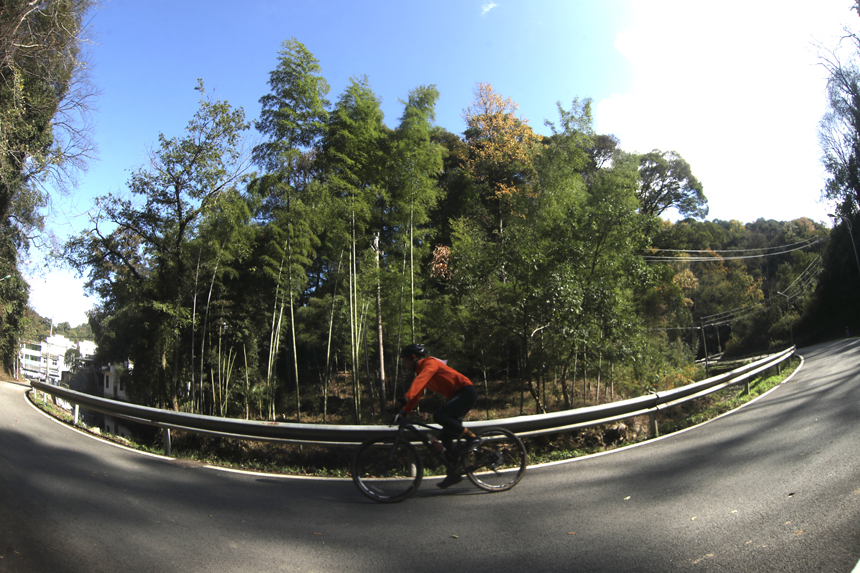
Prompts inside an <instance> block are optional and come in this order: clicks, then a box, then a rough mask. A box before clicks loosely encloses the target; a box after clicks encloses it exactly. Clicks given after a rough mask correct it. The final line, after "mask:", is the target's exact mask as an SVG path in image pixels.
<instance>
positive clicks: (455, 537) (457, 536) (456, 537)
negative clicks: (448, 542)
mask: <svg viewBox="0 0 860 573" xmlns="http://www.w3.org/2000/svg"><path fill="white" fill-rule="evenodd" d="M451 537H452V538H454V539H460V536H459V535H452V536H451Z"/></svg>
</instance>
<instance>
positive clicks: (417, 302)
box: [0, 39, 827, 422]
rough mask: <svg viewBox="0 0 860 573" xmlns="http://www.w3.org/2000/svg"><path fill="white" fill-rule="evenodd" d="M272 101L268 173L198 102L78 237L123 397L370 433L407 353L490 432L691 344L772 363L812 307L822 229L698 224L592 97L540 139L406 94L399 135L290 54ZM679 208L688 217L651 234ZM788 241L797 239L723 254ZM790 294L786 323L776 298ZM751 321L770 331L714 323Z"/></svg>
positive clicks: (230, 118) (582, 399)
mask: <svg viewBox="0 0 860 573" xmlns="http://www.w3.org/2000/svg"><path fill="white" fill-rule="evenodd" d="M269 88H270V91H269V93H268V94H266V95H264V96H263V97H262V98H261V99H260V103H261V106H262V111H261V114H260V120H259V121H257V123H256V124H255V125H256V127H257V130H258V131H259V132H260V134H261V135H262V140H261V142H260V143H259V144H258V145H257V146H256V147H255V148H254V150H253V152H252V155H251V157H252V159H253V161H254V162H256V164H257V165H258V167H259V168H260V170H261V171H260V172H259V173H255V174H253V175H252V176H248V177H247V178H246V177H245V176H244V174H245V171H244V166H245V163H244V160H245V159H246V156H244V155H243V154H242V153H241V149H242V148H241V140H242V136H243V133H244V129H245V127H246V124H245V122H244V115H243V114H242V112H241V110H233V109H232V108H230V107H229V106H228V105H227V104H226V103H223V102H215V101H211V100H208V99H206V98H204V99H203V100H202V101H201V105H200V109H199V111H198V113H197V114H196V115H195V117H194V118H193V119H192V121H191V123H189V126H188V129H187V130H186V132H185V133H184V134H183V135H182V136H180V137H176V138H168V137H166V136H163V135H162V136H161V137H160V139H159V148H158V150H157V152H156V153H155V155H154V160H155V161H154V162H153V166H152V167H151V168H149V169H146V170H139V171H136V172H134V173H133V175H132V177H131V179H130V181H129V189H130V191H131V193H130V196H129V197H126V196H107V197H103V198H101V199H100V207H101V216H100V217H99V218H97V219H96V220H95V222H94V228H93V229H90V230H87V231H86V232H84V233H82V234H81V235H80V236H79V237H76V238H74V239H73V240H71V241H70V242H69V244H68V245H67V251H66V253H67V257H68V259H69V261H70V262H72V264H73V265H74V266H75V267H76V268H78V269H79V270H81V271H82V272H85V273H86V276H87V277H88V279H89V283H88V284H89V287H90V289H91V290H92V291H93V292H94V293H96V294H97V295H99V297H100V300H101V305H100V306H99V308H98V309H97V310H96V311H95V312H94V314H93V316H92V320H91V325H92V328H93V331H94V335H95V338H96V340H97V342H98V344H99V352H100V358H101V359H102V360H105V361H112V362H121V363H124V362H125V361H126V360H131V362H132V363H133V365H134V366H133V369H132V370H131V371H130V374H129V375H130V377H131V378H132V379H131V380H130V382H129V384H128V385H127V388H128V389H129V392H130V394H131V396H132V399H134V400H136V401H140V402H144V403H147V404H151V405H164V404H170V405H172V406H173V407H177V408H184V409H189V410H193V411H197V412H203V413H213V414H218V415H231V416H244V417H257V418H266V419H270V420H276V419H278V420H282V419H294V420H303V421H304V420H308V419H311V420H319V421H323V422H327V421H328V417H329V416H336V419H338V420H349V421H356V422H360V421H362V420H365V421H366V420H368V419H370V420H374V421H375V420H379V419H380V418H379V416H380V412H381V411H382V409H381V407H384V406H385V405H386V404H387V403H390V399H391V398H392V397H393V396H396V395H398V394H402V393H403V392H404V391H405V389H406V387H407V386H408V384H409V382H410V380H409V378H408V377H406V376H402V375H401V373H400V372H399V371H398V370H399V360H398V354H399V352H398V351H399V349H400V348H401V347H402V346H403V345H405V344H408V343H411V342H418V341H420V342H424V343H426V344H427V345H428V346H429V348H430V351H431V354H434V355H436V356H442V357H444V358H448V359H450V360H451V363H452V365H454V366H455V367H457V368H458V369H459V370H462V371H465V372H466V373H467V374H468V375H469V376H470V377H472V379H473V380H474V381H476V382H477V383H479V384H480V385H482V386H483V388H482V393H484V394H486V396H485V397H484V398H483V402H482V404H485V406H482V407H483V408H485V412H484V415H489V414H490V412H494V413H497V414H500V415H502V414H503V413H504V414H505V415H512V414H515V413H517V411H518V412H519V413H524V412H525V410H526V409H527V408H528V409H531V408H534V409H535V410H536V411H543V410H548V409H553V408H555V409H558V408H572V407H576V406H581V405H586V404H593V403H596V402H602V401H606V400H613V399H618V398H622V397H631V396H637V395H641V394H642V393H645V392H649V391H653V390H654V389H663V388H671V387H674V386H677V385H681V384H684V383H687V382H689V381H692V380H694V379H697V378H699V377H701V376H702V375H703V374H702V369H701V368H700V367H698V366H696V365H695V363H694V359H695V358H696V357H697V356H702V355H704V344H703V343H704V342H707V344H708V348H709V355H712V354H713V353H714V352H715V351H717V350H716V349H718V348H719V349H723V348H729V349H732V348H734V349H736V351H737V352H738V353H742V352H743V351H744V350H750V349H752V348H753V346H751V345H752V344H755V345H758V346H765V347H766V346H769V345H770V344H772V343H775V342H776V341H781V340H784V339H785V337H784V332H783V331H784V330H785V327H786V325H788V326H789V328H790V329H791V328H792V326H793V325H794V324H795V321H794V318H795V317H796V316H799V313H800V308H801V307H805V305H806V304H807V299H806V298H805V297H806V296H807V295H806V294H804V293H807V291H808V290H809V288H811V287H812V286H813V285H814V281H815V276H816V274H815V273H813V272H812V271H810V270H809V269H810V268H811V269H813V270H815V269H817V267H816V266H815V265H817V264H819V263H816V262H815V261H816V260H817V259H816V257H817V255H818V254H819V253H820V252H821V248H822V247H823V243H813V241H815V240H818V239H820V238H824V237H826V235H827V230H826V229H824V228H823V227H821V226H820V225H815V224H813V223H812V222H810V221H808V220H802V219H801V220H797V221H793V222H789V223H777V222H775V221H766V220H760V221H756V222H755V223H752V224H748V225H743V224H741V223H739V222H737V221H728V222H726V221H710V222H708V221H702V222H700V221H698V220H696V217H703V216H704V214H705V213H706V205H707V202H706V200H705V197H704V195H703V189H702V186H701V184H700V183H699V182H698V180H697V179H696V178H695V176H694V175H693V173H692V168H691V167H690V166H689V165H688V164H687V163H686V161H684V160H683V159H682V158H681V157H680V156H678V155H677V154H675V153H664V152H660V151H654V152H652V153H650V154H645V155H642V156H639V155H633V154H630V153H626V152H624V151H623V150H622V149H621V148H620V147H619V141H618V140H617V139H615V138H614V137H612V136H609V135H603V134H598V133H595V131H594V127H593V118H592V109H591V107H592V103H591V101H590V100H588V99H583V100H579V99H575V100H573V102H572V103H571V105H570V108H569V109H566V108H565V107H562V106H561V105H559V106H558V112H559V118H558V121H557V123H555V124H553V123H548V124H547V125H548V127H549V130H550V132H551V134H550V135H549V136H547V137H540V136H538V135H536V134H535V133H534V132H533V131H532V130H531V128H530V127H529V126H528V123H527V120H526V119H525V118H524V117H520V116H517V115H516V114H515V113H516V109H517V108H516V104H515V102H513V101H511V100H509V99H507V100H506V99H504V98H502V97H501V96H500V95H499V94H497V93H495V92H493V90H492V88H491V87H490V86H487V85H482V86H479V89H477V90H476V92H475V97H476V101H475V102H473V105H472V106H470V107H469V108H468V110H467V112H466V114H465V117H466V119H467V128H466V131H465V132H464V133H463V134H461V135H458V134H454V133H450V132H447V131H445V130H444V129H441V128H439V127H438V126H436V125H434V121H435V106H436V102H437V100H438V98H439V97H440V94H439V92H438V90H437V88H436V87H435V86H432V85H430V86H419V87H417V88H415V89H413V90H411V91H410V92H409V93H408V96H407V97H406V99H405V100H404V101H403V102H402V103H403V113H402V115H401V116H400V118H399V122H398V124H397V125H396V127H394V128H390V127H388V126H387V125H386V124H385V123H384V117H383V114H382V111H381V109H380V101H379V98H378V97H377V96H376V95H375V94H374V92H373V90H372V89H371V86H370V83H369V81H368V79H367V78H364V77H361V78H353V79H352V80H351V81H350V82H349V84H348V85H347V87H346V88H345V89H344V90H343V92H342V93H341V94H339V96H338V97H337V98H336V100H335V103H334V104H331V103H330V102H329V101H328V99H327V96H328V84H327V82H326V81H325V80H324V79H323V77H322V73H321V69H320V66H319V62H318V61H317V60H316V58H315V57H314V56H313V55H312V54H311V52H310V51H309V50H308V49H307V48H306V47H305V46H304V45H303V44H301V43H299V42H298V41H297V40H295V39H290V40H287V41H286V42H284V44H283V46H282V49H281V50H280V51H279V53H278V59H277V64H276V68H275V70H274V71H272V72H271V74H270V77H269ZM199 89H200V90H201V92H202V85H201V86H200V88H199ZM672 208H674V209H676V210H678V211H680V212H682V213H685V214H687V215H690V216H691V217H692V218H690V219H687V220H684V221H681V222H678V223H674V224H673V223H670V222H667V221H661V220H660V219H659V218H658V216H659V215H660V214H661V213H663V212H664V211H665V210H666V209H672ZM792 242H794V243H798V244H804V245H806V246H805V247H804V248H803V249H799V250H796V251H795V252H785V253H782V254H779V255H778V256H774V257H767V258H766V259H764V260H763V259H761V258H753V259H748V260H747V259H733V258H731V257H730V256H727V255H724V254H723V253H722V251H724V250H727V249H759V250H761V249H765V250H767V249H769V248H772V247H774V246H776V245H784V244H789V243H792ZM807 243H808V244H807ZM652 249H673V250H675V254H678V255H679V256H677V257H674V256H672V255H671V254H669V255H668V256H667V257H662V258H661V259H663V260H648V257H649V256H650V255H649V254H653V253H658V252H660V251H655V250H652ZM678 249H681V250H685V251H706V252H707V253H708V255H707V256H709V257H710V258H709V259H708V260H697V258H698V257H697V256H694V255H695V253H691V252H678V251H677V250H678ZM718 251H719V252H718ZM703 256H704V255H703ZM807 279H808V280H807ZM798 281H799V282H798ZM799 285H805V286H804V288H803V289H801V288H800V286H799ZM2 288H3V285H2V284H0V291H2ZM792 289H795V290H796V293H795V291H793V290H792ZM781 291H787V292H791V293H794V294H792V303H794V304H795V305H797V306H792V307H791V310H789V309H787V308H783V307H780V306H779V305H777V304H773V302H774V300H773V299H774V295H775V294H776V293H777V292H781ZM776 300H777V302H778V301H779V300H780V299H778V298H777V299H776ZM746 307H754V308H757V309H759V311H757V312H759V314H758V315H756V316H766V317H767V323H766V324H764V325H763V326H761V325H759V323H758V322H756V320H753V319H752V318H750V317H747V316H737V317H736V316H734V315H731V314H729V316H732V317H733V320H732V321H724V322H723V323H721V324H711V323H710V322H708V320H710V318H709V317H711V316H713V315H718V316H722V315H723V313H726V312H729V313H731V312H732V309H736V308H746ZM735 318H737V320H734V319H735ZM703 323H704V324H705V325H706V326H707V328H706V332H705V336H704V337H702V336H701V331H698V330H693V329H694V328H695V327H697V326H701V325H702V324H703ZM758 346H757V347H756V348H758ZM512 397H513V398H512Z"/></svg>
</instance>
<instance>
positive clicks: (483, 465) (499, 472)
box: [465, 428, 528, 492]
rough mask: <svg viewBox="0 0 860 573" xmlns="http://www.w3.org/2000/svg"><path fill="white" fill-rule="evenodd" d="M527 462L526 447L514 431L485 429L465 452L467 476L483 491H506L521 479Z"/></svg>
mask: <svg viewBox="0 0 860 573" xmlns="http://www.w3.org/2000/svg"><path fill="white" fill-rule="evenodd" d="M527 461H528V460H527V458H526V447H525V446H524V445H523V442H522V441H521V440H520V439H519V438H518V437H517V436H516V435H515V434H514V433H513V432H509V431H508V430H505V429H504V428H487V429H486V430H484V431H483V432H480V433H479V434H478V436H477V439H476V440H475V444H474V445H473V446H472V449H471V450H470V451H469V452H468V457H467V459H466V463H465V468H466V475H467V476H468V477H469V480H470V481H471V482H472V483H473V484H475V485H476V486H478V487H479V488H481V489H483V490H486V491H493V492H495V491H506V490H509V489H511V488H512V487H514V486H515V485H517V484H518V483H519V481H520V480H521V479H523V475H524V474H525V472H526V464H527Z"/></svg>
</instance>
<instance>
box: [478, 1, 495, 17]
mask: <svg viewBox="0 0 860 573" xmlns="http://www.w3.org/2000/svg"><path fill="white" fill-rule="evenodd" d="M497 6H498V4H496V3H495V2H487V3H486V4H484V5H483V6H481V16H483V15H485V14H486V13H487V12H489V11H490V10H492V9H493V8H495V7H497Z"/></svg>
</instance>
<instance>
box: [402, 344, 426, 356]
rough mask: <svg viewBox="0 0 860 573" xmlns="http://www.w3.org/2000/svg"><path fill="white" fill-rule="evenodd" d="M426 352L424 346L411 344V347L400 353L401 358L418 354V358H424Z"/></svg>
mask: <svg viewBox="0 0 860 573" xmlns="http://www.w3.org/2000/svg"><path fill="white" fill-rule="evenodd" d="M426 352H427V351H426V350H425V349H424V345H423V344H410V345H409V346H407V347H405V348H404V349H403V350H401V351H400V357H401V358H403V357H404V356H412V355H413V354H417V355H418V356H421V357H422V358H423V357H424V354H425V353H426Z"/></svg>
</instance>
